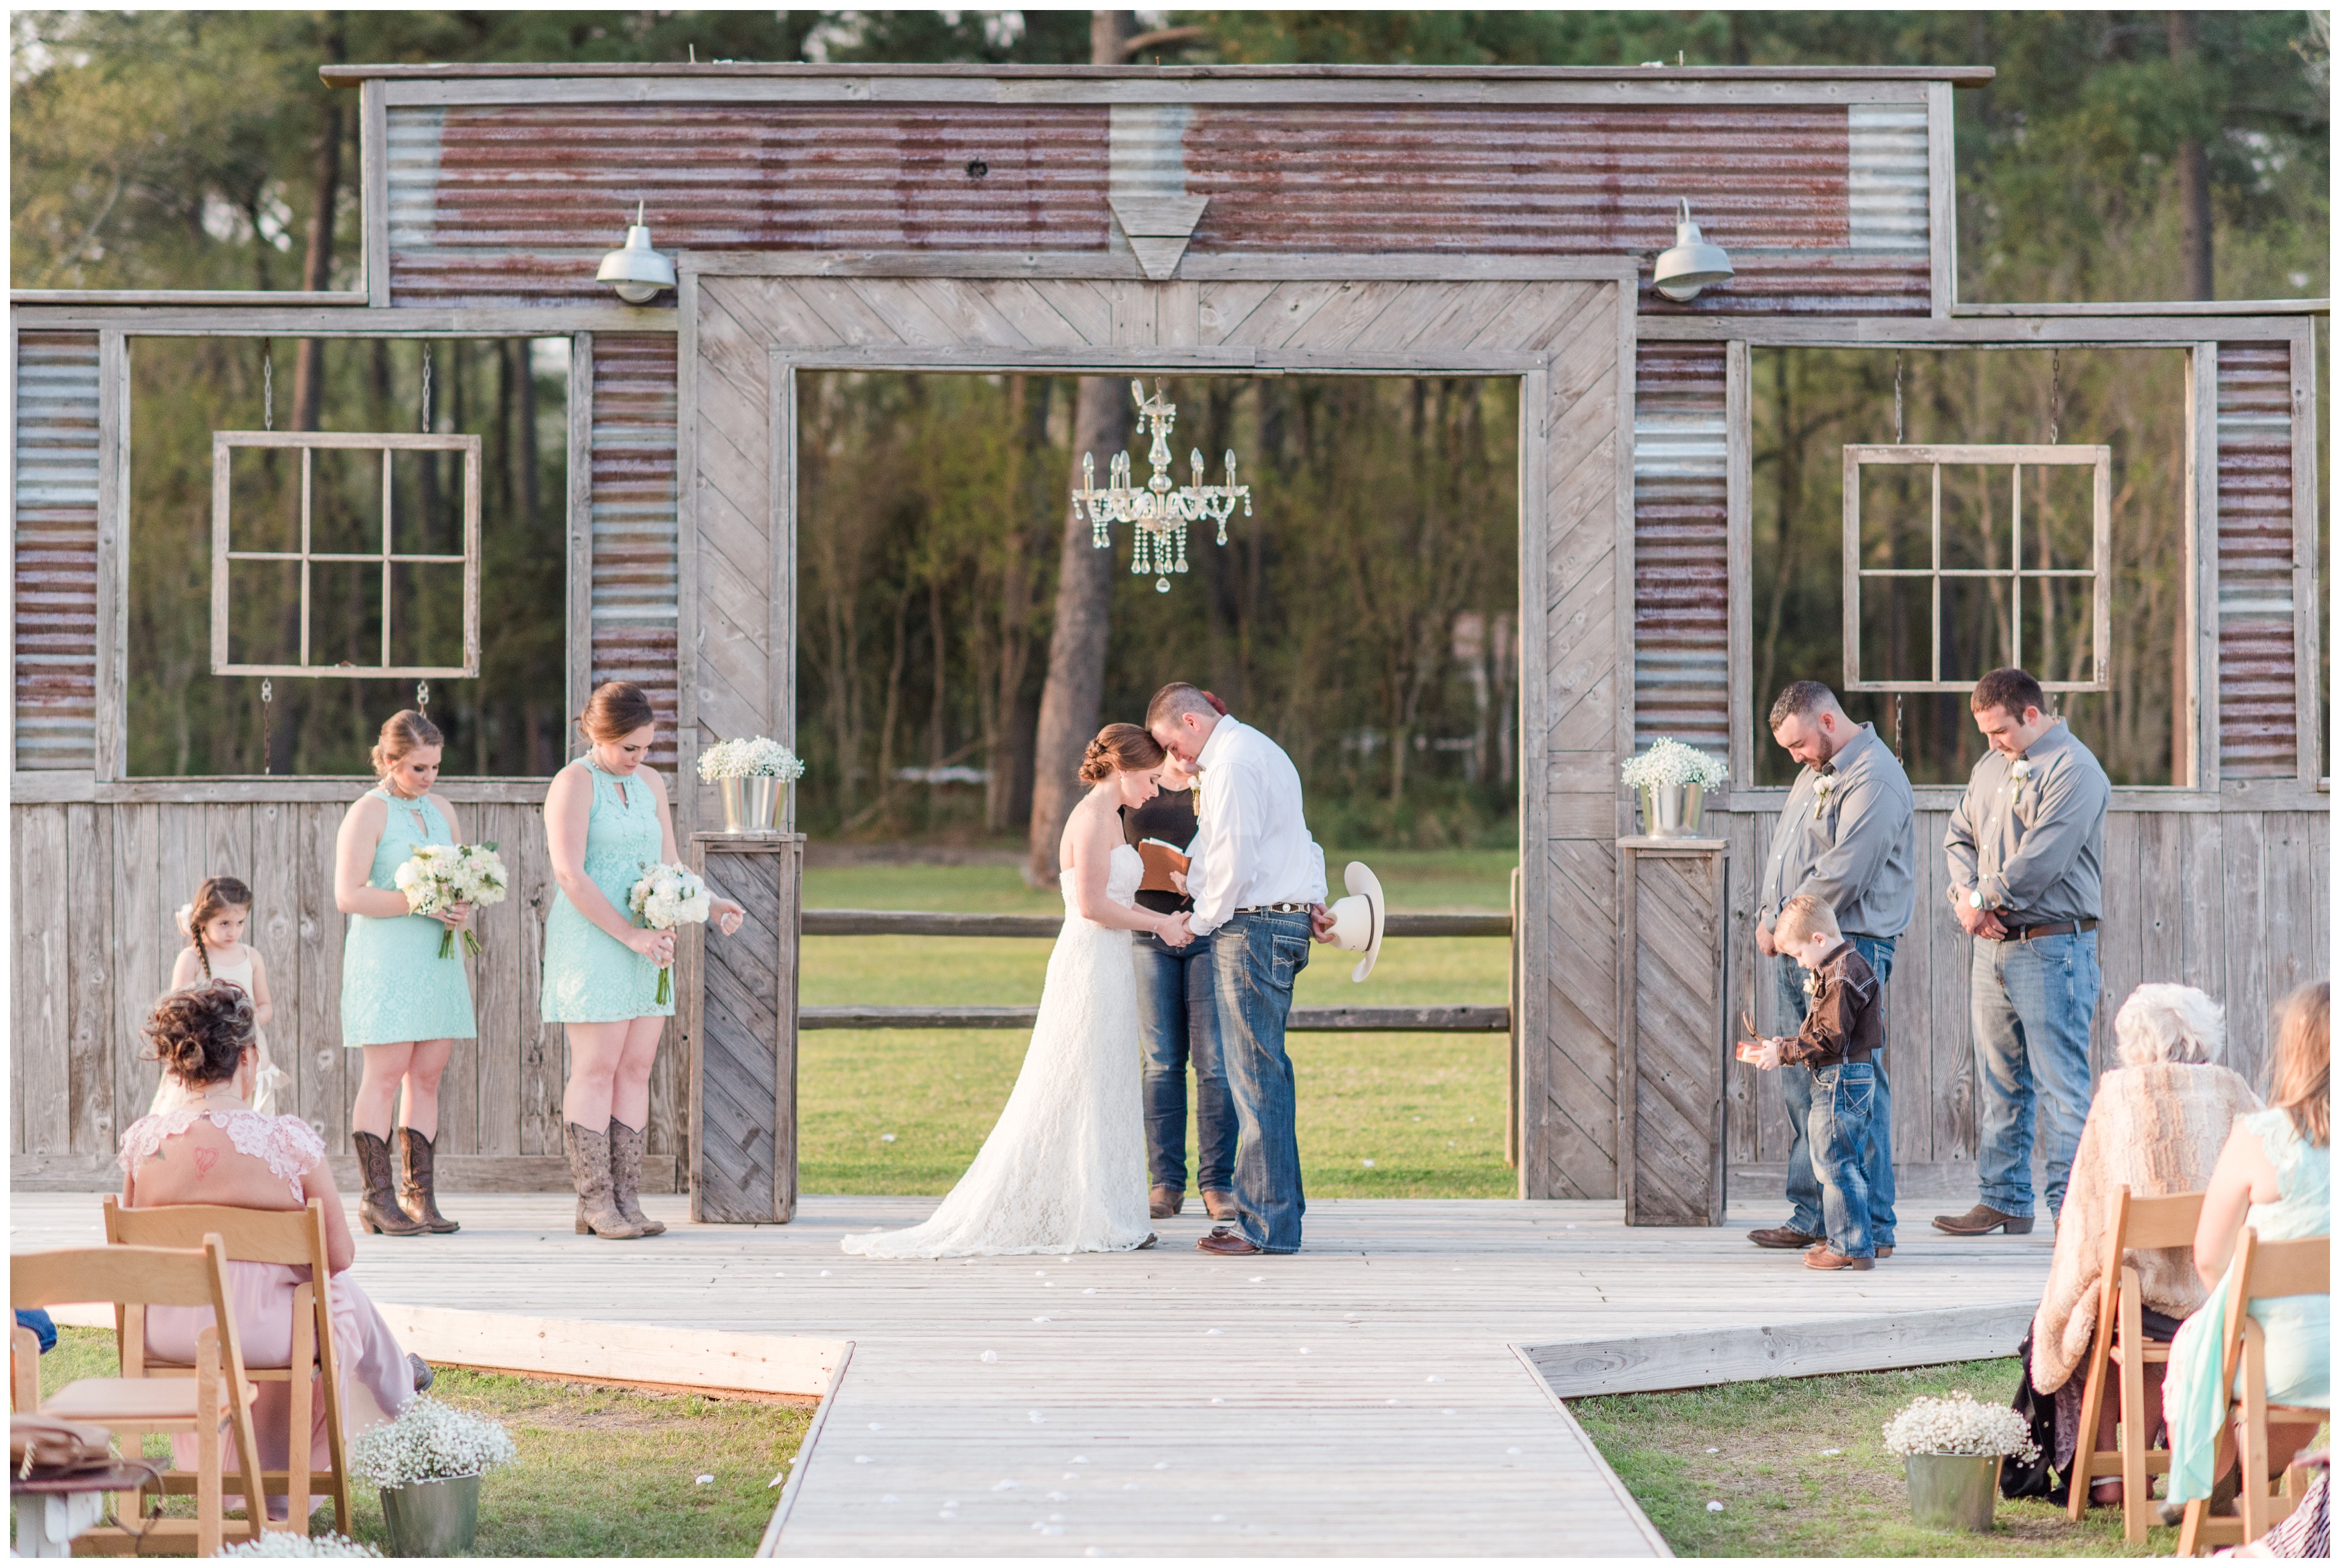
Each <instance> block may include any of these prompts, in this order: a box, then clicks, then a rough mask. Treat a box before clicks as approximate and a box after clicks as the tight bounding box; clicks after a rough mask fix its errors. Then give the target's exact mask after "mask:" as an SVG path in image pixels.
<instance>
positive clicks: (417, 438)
mask: <svg viewBox="0 0 2340 1568" xmlns="http://www.w3.org/2000/svg"><path fill="white" fill-rule="evenodd" d="M251 448H263V449H280V450H292V451H298V452H299V453H300V454H301V538H300V548H298V549H296V550H238V549H233V548H231V547H230V544H229V527H228V525H229V482H228V481H229V474H228V465H229V462H230V455H231V454H232V453H233V452H235V451H237V450H238V449H251ZM319 451H371V452H379V453H381V454H382V548H381V550H379V551H378V552H370V553H369V552H350V551H329V552H322V553H321V552H317V551H312V549H310V547H309V543H310V540H309V516H310V503H311V474H312V468H313V463H314V456H313V455H314V454H315V453H317V452H319ZM395 452H460V453H461V454H462V457H463V553H462V554H461V555H425V554H409V553H401V552H399V551H395V550H393V549H392V548H391V519H392V510H391V457H392V454H393V453H395ZM480 478H481V475H480V438H479V437H477V436H439V435H391V434H369V433H352V432H345V431H335V430H214V431H213V432H212V674H213V675H215V676H319V677H323V678H329V679H330V678H341V679H348V680H468V679H472V678H475V677H477V676H478V675H479V673H480ZM233 561H297V562H298V563H300V567H301V662H300V663H298V664H293V665H247V664H235V663H233V662H231V661H230V659H229V658H228V566H229V563H230V562H233ZM317 561H334V562H355V563H367V562H371V563H372V564H374V565H376V566H378V567H380V568H381V570H382V663H380V664H378V665H315V664H312V663H310V662H309V568H310V566H311V565H312V563H314V562H317ZM458 564H460V565H461V567H462V568H463V662H462V663H461V664H460V665H393V664H392V663H391V662H390V636H391V604H390V594H391V567H393V566H454V565H458Z"/></svg>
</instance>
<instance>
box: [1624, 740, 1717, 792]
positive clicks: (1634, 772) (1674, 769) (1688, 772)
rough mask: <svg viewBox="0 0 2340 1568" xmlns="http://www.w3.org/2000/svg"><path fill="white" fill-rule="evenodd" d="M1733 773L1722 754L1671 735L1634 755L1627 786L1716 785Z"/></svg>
mask: <svg viewBox="0 0 2340 1568" xmlns="http://www.w3.org/2000/svg"><path fill="white" fill-rule="evenodd" d="M1729 776H1730V770H1729V769H1728V768H1726V767H1724V766H1723V764H1722V762H1721V760H1720V758H1717V757H1710V756H1709V755H1707V754H1705V753H1704V752H1702V751H1700V750H1699V749H1698V748H1697V747H1695V746H1686V745H1682V744H1681V742H1680V741H1678V740H1673V739H1671V738H1666V739H1661V740H1660V741H1659V742H1658V743H1657V744H1656V745H1652V746H1651V748H1650V749H1649V750H1648V751H1645V752H1643V753H1642V754H1641V755H1640V756H1637V757H1633V758H1631V759H1630V760H1629V761H1628V762H1627V763H1626V764H1625V767H1624V779H1625V787H1626V788H1627V789H1636V790H1639V789H1664V788H1668V787H1675V788H1679V787H1681V786H1684V785H1689V784H1700V785H1702V786H1704V787H1705V788H1707V789H1712V788H1714V787H1715V786H1716V785H1718V784H1720V783H1722V781H1723V780H1724V779H1726V778H1728V777H1729Z"/></svg>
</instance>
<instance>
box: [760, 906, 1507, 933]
mask: <svg viewBox="0 0 2340 1568" xmlns="http://www.w3.org/2000/svg"><path fill="white" fill-rule="evenodd" d="M1064 924H1065V921H1064V917H1063V916H1062V915H1055V914H938V913H935V912H930V911H926V910H902V909H808V910H807V911H805V912H804V925H803V928H802V929H803V932H804V934H805V935H807V936H1028V937H1046V938H1049V939H1052V940H1053V939H1054V938H1055V937H1056V933H1057V932H1060V931H1062V930H1063V929H1064ZM1384 934H1385V935H1388V936H1409V937H1418V936H1509V935H1511V934H1512V917H1511V916H1510V915H1509V914H1393V915H1391V916H1390V917H1389V920H1388V922H1387V924H1386V926H1385V928H1384Z"/></svg>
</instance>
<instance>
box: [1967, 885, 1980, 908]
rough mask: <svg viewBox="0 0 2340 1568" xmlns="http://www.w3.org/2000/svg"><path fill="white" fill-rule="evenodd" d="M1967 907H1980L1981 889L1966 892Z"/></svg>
mask: <svg viewBox="0 0 2340 1568" xmlns="http://www.w3.org/2000/svg"><path fill="white" fill-rule="evenodd" d="M1967 907H1968V909H1980V908H1981V907H1982V889H1980V888H1977V889H1975V890H1974V892H1970V893H1968V894H1967Z"/></svg>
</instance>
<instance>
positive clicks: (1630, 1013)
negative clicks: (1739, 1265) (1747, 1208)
mask: <svg viewBox="0 0 2340 1568" xmlns="http://www.w3.org/2000/svg"><path fill="white" fill-rule="evenodd" d="M1727 847H1728V846H1727V845H1726V843H1724V841H1723V840H1721V839H1703V838H1640V837H1634V838H1621V839H1619V840H1618V841H1617V869H1618V883H1619V888H1618V892H1619V899H1618V902H1619V906H1620V907H1619V913H1620V916H1621V918H1620V919H1619V921H1618V922H1617V941H1618V946H1617V973H1618V977H1619V978H1618V986H1619V990H1620V991H1621V995H1620V997H1619V999H1618V1000H1619V1004H1620V1005H1619V1007H1618V1017H1619V1020H1620V1028H1619V1031H1618V1032H1619V1039H1618V1042H1617V1043H1618V1049H1617V1116H1618V1126H1617V1178H1618V1185H1619V1188H1621V1192H1622V1195H1623V1197H1624V1199H1625V1223H1626V1224H1628V1225H1720V1224H1721V1223H1722V1202H1723V1191H1722V1188H1723V1175H1722V1160H1723V1149H1724V1144H1723V1128H1722V1116H1723V1085H1724V1082H1725V1078H1724V1059H1725V1057H1726V1055H1727V1053H1728V1052H1729V1050H1730V1034H1729V1029H1728V1024H1727V1019H1728V1015H1727V1013H1726V1012H1725V1011H1724V996H1723V962H1722V960H1723V933H1724V931H1725V929H1726V910H1727V907H1728V906H1727V905H1726V904H1725V902H1724V900H1723V878H1724V861H1725V851H1726V849H1727Z"/></svg>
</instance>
